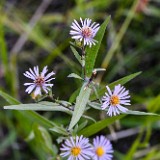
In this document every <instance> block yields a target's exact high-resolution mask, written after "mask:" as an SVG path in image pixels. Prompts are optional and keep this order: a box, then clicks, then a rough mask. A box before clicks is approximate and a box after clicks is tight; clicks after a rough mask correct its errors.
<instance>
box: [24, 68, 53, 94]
mask: <svg viewBox="0 0 160 160" xmlns="http://www.w3.org/2000/svg"><path fill="white" fill-rule="evenodd" d="M47 71H48V69H47V66H45V67H44V68H43V70H42V72H41V73H39V67H38V66H36V67H34V68H33V70H32V69H31V68H29V71H26V72H25V73H24V76H26V77H27V78H30V79H32V80H33V82H32V83H24V85H25V86H28V87H27V89H26V92H27V93H28V94H30V93H31V92H32V91H33V90H34V96H35V97H36V96H37V95H41V90H43V91H44V92H45V93H48V91H50V90H51V87H52V86H53V84H50V83H49V82H50V81H51V80H52V79H55V78H50V77H51V76H53V75H54V74H55V73H54V72H53V71H52V72H50V73H48V74H47V75H46V73H47Z"/></svg>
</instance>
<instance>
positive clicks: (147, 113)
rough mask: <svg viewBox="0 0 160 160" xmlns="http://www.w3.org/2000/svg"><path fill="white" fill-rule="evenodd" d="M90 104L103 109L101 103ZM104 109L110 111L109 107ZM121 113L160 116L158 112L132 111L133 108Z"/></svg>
mask: <svg viewBox="0 0 160 160" xmlns="http://www.w3.org/2000/svg"><path fill="white" fill-rule="evenodd" d="M88 105H89V106H91V107H93V108H94V109H97V110H102V109H101V104H100V103H96V102H89V103H88ZM104 111H108V109H105V110H104ZM120 113H123V114H131V115H139V116H160V115H159V114H156V113H151V112H141V111H132V110H128V111H127V112H125V113H124V112H120Z"/></svg>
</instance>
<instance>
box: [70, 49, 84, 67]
mask: <svg viewBox="0 0 160 160" xmlns="http://www.w3.org/2000/svg"><path fill="white" fill-rule="evenodd" d="M71 50H72V52H73V54H74V56H75V57H76V59H77V60H78V62H79V63H80V64H81V65H82V58H81V56H80V55H79V53H78V52H77V51H76V49H75V48H74V47H72V46H71Z"/></svg>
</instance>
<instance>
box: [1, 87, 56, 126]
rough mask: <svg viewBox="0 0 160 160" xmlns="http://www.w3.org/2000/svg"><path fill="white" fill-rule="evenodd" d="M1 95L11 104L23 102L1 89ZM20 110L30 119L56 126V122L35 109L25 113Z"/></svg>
mask: <svg viewBox="0 0 160 160" xmlns="http://www.w3.org/2000/svg"><path fill="white" fill-rule="evenodd" d="M0 96H2V97H3V98H4V99H5V100H6V101H7V102H8V103H9V104H15V105H17V104H21V102H19V101H18V100H16V99H15V98H13V97H11V96H10V95H8V94H7V93H5V92H3V91H1V90H0ZM18 112H19V113H20V114H23V115H24V117H27V119H29V120H30V121H33V122H34V121H37V122H39V123H40V124H42V125H43V126H45V127H47V128H50V127H53V126H56V124H54V123H53V122H51V121H49V120H47V119H46V118H44V117H42V116H41V115H40V114H38V113H36V112H34V111H25V113H24V112H20V111H18Z"/></svg>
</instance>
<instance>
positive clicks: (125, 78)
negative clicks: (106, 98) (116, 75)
mask: <svg viewBox="0 0 160 160" xmlns="http://www.w3.org/2000/svg"><path fill="white" fill-rule="evenodd" d="M139 74H141V72H137V73H133V74H131V75H129V76H126V77H123V78H121V79H119V80H117V81H114V82H112V83H110V84H108V86H109V88H111V89H112V88H114V86H115V85H117V84H121V85H123V84H125V83H127V82H129V81H130V80H132V79H133V78H135V77H137V76H138V75H139ZM105 91H106V87H103V88H102V89H100V90H99V91H98V95H99V96H103V95H104V93H105ZM96 98H97V97H96V95H93V96H91V100H94V99H96Z"/></svg>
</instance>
